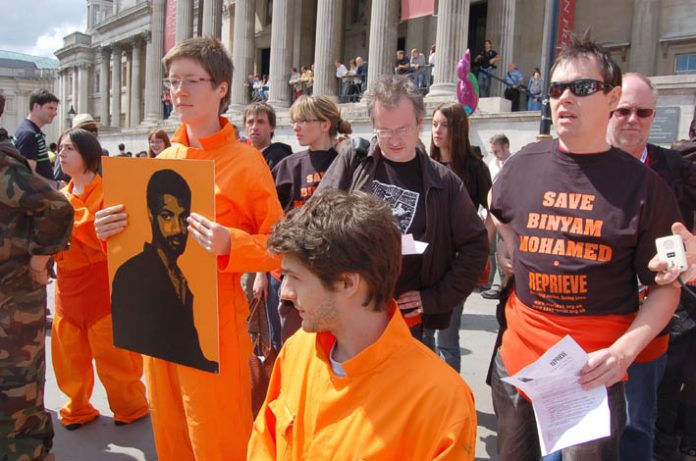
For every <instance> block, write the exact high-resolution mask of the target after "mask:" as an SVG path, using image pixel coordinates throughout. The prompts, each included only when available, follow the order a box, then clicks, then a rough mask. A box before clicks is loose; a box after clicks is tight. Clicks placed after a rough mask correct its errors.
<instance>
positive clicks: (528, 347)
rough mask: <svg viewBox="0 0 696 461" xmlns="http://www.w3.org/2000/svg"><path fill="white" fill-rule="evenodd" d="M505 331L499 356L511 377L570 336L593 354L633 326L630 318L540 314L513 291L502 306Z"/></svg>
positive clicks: (621, 316)
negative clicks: (505, 320)
mask: <svg viewBox="0 0 696 461" xmlns="http://www.w3.org/2000/svg"><path fill="white" fill-rule="evenodd" d="M505 317H506V319H507V324H508V328H507V330H506V331H505V333H504V334H503V343H502V345H501V346H500V355H501V358H502V359H503V363H504V364H505V368H506V370H507V372H508V374H509V375H510V376H512V375H514V374H515V373H517V372H518V371H520V370H521V369H522V368H524V367H526V366H527V365H529V364H530V363H532V362H534V361H535V360H537V359H538V358H539V357H541V355H542V354H543V353H544V352H546V351H547V350H548V349H549V348H550V347H551V346H553V345H554V344H556V343H557V342H558V341H560V340H561V339H563V337H565V336H566V335H570V336H571V337H572V338H573V339H574V340H575V341H576V342H577V343H578V344H579V345H580V347H582V349H583V350H584V351H585V352H587V353H590V352H594V351H597V350H599V349H604V348H607V347H609V346H611V345H612V344H613V343H614V341H616V340H617V339H618V338H619V337H620V336H621V335H623V334H624V333H625V332H626V330H627V329H628V327H629V326H630V325H631V323H632V322H633V319H634V318H635V314H631V315H595V316H591V315H582V316H580V315H578V316H564V315H554V314H548V313H544V312H540V311H537V310H534V309H532V308H530V307H529V306H527V305H525V304H524V303H522V301H520V300H519V299H518V298H517V295H516V294H515V292H514V291H513V292H512V293H511V294H510V298H509V299H508V302H507V305H506V306H505Z"/></svg>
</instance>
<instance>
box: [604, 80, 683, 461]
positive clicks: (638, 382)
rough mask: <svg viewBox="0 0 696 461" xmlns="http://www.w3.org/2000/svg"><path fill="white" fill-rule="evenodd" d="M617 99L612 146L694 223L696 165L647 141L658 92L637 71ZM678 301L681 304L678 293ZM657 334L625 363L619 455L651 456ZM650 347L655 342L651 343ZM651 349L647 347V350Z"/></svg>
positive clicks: (662, 340)
mask: <svg viewBox="0 0 696 461" xmlns="http://www.w3.org/2000/svg"><path fill="white" fill-rule="evenodd" d="M621 90H622V92H621V99H620V100H619V104H618V106H617V108H616V110H614V112H613V113H612V116H611V119H610V121H609V130H608V131H607V137H608V140H609V142H610V144H611V145H613V146H614V147H617V148H619V149H622V150H624V151H626V152H628V153H629V154H631V155H632V156H633V157H635V158H636V159H638V160H640V161H641V162H643V164H645V165H646V166H648V167H649V168H651V169H652V170H654V171H655V172H656V173H657V174H658V175H659V176H660V177H661V178H662V179H664V180H665V182H667V184H669V185H670V187H671V188H672V190H673V191H674V194H675V196H676V197H677V201H678V203H679V209H680V211H681V215H682V220H683V222H684V223H685V224H686V225H687V226H688V227H690V228H691V227H693V223H694V210H695V209H696V165H695V164H694V163H691V162H688V161H686V160H685V159H683V158H681V156H680V155H679V154H678V153H677V152H675V151H672V150H668V149H664V148H662V147H659V146H656V145H654V144H649V143H648V138H649V136H650V128H651V127H652V123H653V120H655V108H656V106H657V92H656V91H655V88H654V87H653V85H652V83H651V82H650V80H649V79H648V78H647V77H646V76H644V75H643V74H639V73H627V74H625V75H624V77H623V82H622V84H621ZM681 301H682V302H681V303H680V304H681V305H683V304H684V298H683V297H682V300H681ZM662 333H663V334H661V335H659V336H657V338H655V339H654V340H653V343H652V344H651V345H649V346H648V347H646V348H645V349H644V351H643V353H641V354H640V355H639V356H638V358H637V359H636V361H635V362H634V363H633V364H632V365H631V366H630V367H629V368H628V376H629V380H628V382H627V384H626V408H627V417H628V420H627V424H626V429H625V431H624V433H623V435H622V437H621V459H622V460H629V459H630V460H641V459H645V460H651V459H652V455H653V440H654V434H655V420H656V417H657V406H658V402H657V400H658V392H657V390H658V385H659V384H660V381H661V380H662V376H663V374H664V372H665V367H666V366H667V347H668V339H669V335H668V334H667V333H668V332H667V331H663V332H662ZM651 346H655V347H652V348H651ZM650 349H652V352H648V351H649V350H650Z"/></svg>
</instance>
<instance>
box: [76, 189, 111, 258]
mask: <svg viewBox="0 0 696 461" xmlns="http://www.w3.org/2000/svg"><path fill="white" fill-rule="evenodd" d="M70 204H71V205H72V206H73V209H74V210H75V224H74V225H73V232H72V238H73V240H74V241H76V242H79V243H80V244H81V245H84V246H86V247H89V248H92V249H94V250H97V251H100V252H102V251H103V249H102V244H101V240H99V239H98V238H97V231H96V230H95V229H94V214H93V213H92V212H91V211H90V210H89V209H88V207H87V205H85V204H84V203H82V202H80V201H78V200H73V199H72V197H71V199H70Z"/></svg>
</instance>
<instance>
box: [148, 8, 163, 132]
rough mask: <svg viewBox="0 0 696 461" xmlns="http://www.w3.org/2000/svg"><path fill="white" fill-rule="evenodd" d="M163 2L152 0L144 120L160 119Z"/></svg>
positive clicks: (155, 121) (150, 121)
mask: <svg viewBox="0 0 696 461" xmlns="http://www.w3.org/2000/svg"><path fill="white" fill-rule="evenodd" d="M164 2H165V0H152V16H151V17H150V20H151V21H152V22H151V28H150V41H149V42H148V43H147V50H146V56H145V69H147V71H146V72H145V75H146V77H145V121H146V122H148V123H151V124H152V123H157V122H158V121H159V120H162V90H163V88H162V62H161V61H162V56H163V54H164Z"/></svg>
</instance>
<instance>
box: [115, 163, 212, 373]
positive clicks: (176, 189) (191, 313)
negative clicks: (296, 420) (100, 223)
mask: <svg viewBox="0 0 696 461" xmlns="http://www.w3.org/2000/svg"><path fill="white" fill-rule="evenodd" d="M103 174H104V176H103V178H104V206H105V207H110V206H113V205H118V204H123V205H124V206H125V212H126V213H127V215H128V225H127V226H126V228H125V229H124V231H123V232H121V233H119V234H117V235H114V236H112V237H110V238H109V239H108V243H107V258H108V264H109V286H110V288H111V304H112V319H113V325H114V326H113V330H114V345H115V346H117V347H121V348H123V349H128V350H131V351H133V352H138V353H141V354H145V355H149V356H152V357H156V358H159V359H163V360H167V361H170V362H174V363H177V364H180V365H186V366H189V367H193V368H197V369H200V370H205V371H209V372H213V373H218V372H219V367H218V364H219V362H220V360H219V357H220V351H219V338H218V331H219V330H218V303H217V259H216V256H215V255H213V254H211V253H209V252H207V251H206V250H204V249H203V248H202V247H201V246H200V245H199V244H198V242H197V241H196V240H195V239H194V238H193V237H192V236H191V235H190V233H189V232H188V230H187V224H186V218H187V217H188V216H189V215H190V213H191V212H195V213H197V214H199V215H202V216H204V217H205V218H208V219H210V220H213V221H214V220H215V192H214V191H215V184H214V176H215V168H214V162H212V161H204V160H164V159H144V158H126V157H104V158H103Z"/></svg>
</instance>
